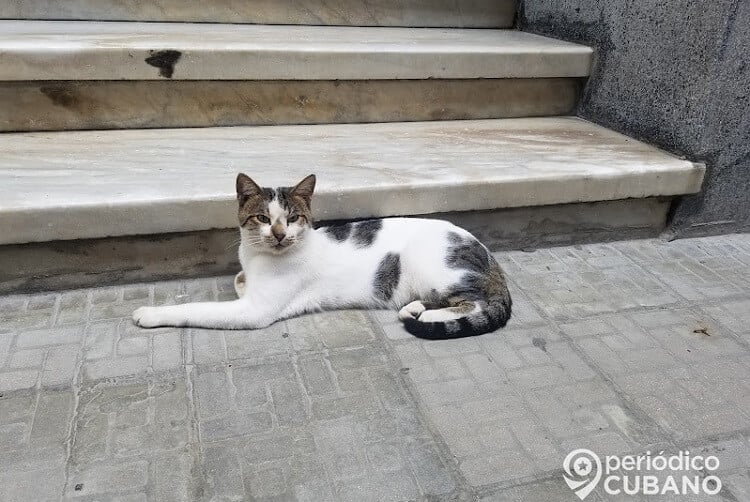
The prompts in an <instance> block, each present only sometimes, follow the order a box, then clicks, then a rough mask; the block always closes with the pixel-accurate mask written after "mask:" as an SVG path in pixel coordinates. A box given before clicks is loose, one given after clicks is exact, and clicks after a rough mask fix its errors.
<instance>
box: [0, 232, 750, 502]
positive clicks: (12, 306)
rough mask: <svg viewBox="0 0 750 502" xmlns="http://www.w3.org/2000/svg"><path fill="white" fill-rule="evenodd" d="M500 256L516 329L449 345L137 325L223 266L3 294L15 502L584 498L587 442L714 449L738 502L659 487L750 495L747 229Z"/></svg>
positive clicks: (5, 463) (213, 288)
mask: <svg viewBox="0 0 750 502" xmlns="http://www.w3.org/2000/svg"><path fill="white" fill-rule="evenodd" d="M497 257H498V259H499V261H500V262H501V264H502V265H503V266H504V268H505V270H506V272H507V273H508V276H509V277H510V281H511V287H512V294H513V298H514V307H515V311H514V317H513V319H512V320H511V322H510V324H509V326H508V327H507V329H505V330H502V331H499V332H497V333H495V334H490V335H485V336H482V337H478V338H473V339H464V340H456V341H446V342H423V341H419V340H416V339H414V338H411V337H410V336H409V335H408V334H406V333H405V332H404V331H403V330H402V328H401V327H400V325H399V324H398V323H397V321H396V313H395V312H381V311H378V312H363V311H346V312H334V313H324V314H319V315H312V316H306V317H302V318H298V319H293V320H290V321H287V322H282V323H279V324H277V325H274V326H272V327H271V328H269V329H266V330H262V331H254V332H219V331H208V330H195V329H185V330H182V329H159V330H150V331H147V330H140V329H137V328H135V327H133V326H132V325H131V323H130V321H129V316H130V313H131V312H132V310H133V309H134V308H135V307H138V306H140V305H144V304H154V305H161V304H168V303H175V302H185V301H196V300H216V299H219V300H220V299H228V298H231V297H232V294H233V292H232V287H231V280H230V278H226V277H222V278H218V279H200V280H190V281H184V282H166V283H155V284H147V285H133V286H126V287H113V288H102V289H89V290H79V291H66V292H63V293H51V294H38V295H33V296H6V297H0V500H2V501H4V502H10V501H16V500H20V501H33V502H38V501H44V500H60V499H66V500H67V499H74V500H90V501H93V500H101V501H103V500H120V501H142V500H152V501H158V502H162V501H169V500H254V499H259V500H265V499H269V500H270V499H273V500H310V501H327V500H342V501H350V500H351V501H363V500H377V501H385V500H415V499H417V500H420V499H421V500H475V499H483V500H497V501H505V500H508V501H510V500H514V501H558V500H559V501H568V500H569V501H574V500H578V499H577V498H576V497H575V496H574V495H573V493H572V492H571V490H570V489H569V488H568V487H567V486H566V485H565V483H564V481H563V479H562V461H563V458H564V457H565V455H566V454H567V453H568V452H570V451H571V450H573V449H575V448H590V449H592V450H593V451H595V452H596V453H598V454H600V455H607V454H615V453H628V452H629V453H634V454H638V453H645V452H646V451H651V452H654V454H656V452H660V451H664V452H666V453H669V452H677V451H678V450H682V449H689V450H690V451H691V452H692V453H694V454H699V452H702V453H703V454H713V455H716V456H717V457H718V458H719V459H720V461H721V467H720V469H719V471H718V474H719V477H720V478H721V480H722V482H723V485H724V488H723V489H722V491H721V492H720V494H719V495H717V496H715V497H708V496H705V495H703V496H692V497H675V496H665V497H663V498H659V497H653V498H649V499H648V500H680V501H681V500H729V501H746V500H750V235H730V236H723V237H714V238H705V239H689V240H681V241H675V242H670V243H667V242H663V241H659V240H646V241H630V242H622V243H614V244H604V245H586V246H573V247H562V248H554V249H548V250H539V251H535V252H529V253H526V252H520V251H519V252H511V253H498V254H497ZM697 474H698V475H700V476H704V475H705V474H706V473H705V472H702V473H697ZM586 500H587V501H588V500H640V499H639V498H638V497H627V496H622V497H621V498H612V497H610V496H609V495H605V494H604V492H603V491H602V489H601V486H600V487H599V488H598V489H597V491H596V492H595V493H594V494H592V495H591V496H590V497H589V498H587V499H586Z"/></svg>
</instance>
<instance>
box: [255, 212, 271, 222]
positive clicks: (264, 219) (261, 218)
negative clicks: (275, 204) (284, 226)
mask: <svg viewBox="0 0 750 502" xmlns="http://www.w3.org/2000/svg"><path fill="white" fill-rule="evenodd" d="M255 219H256V220H258V221H259V222H261V223H271V220H270V219H269V218H268V216H266V215H264V214H259V215H257V216H256V217H255Z"/></svg>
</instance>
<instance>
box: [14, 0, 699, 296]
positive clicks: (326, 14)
mask: <svg viewBox="0 0 750 502" xmlns="http://www.w3.org/2000/svg"><path fill="white" fill-rule="evenodd" d="M209 3H210V4H211V8H210V9H209V8H207V6H206V5H205V4H206V2H200V3H199V2H197V1H185V0H161V1H157V2H139V1H136V0H134V1H131V2H122V1H115V0H77V1H70V2H50V1H43V0H24V1H20V0H18V1H11V2H4V3H3V4H1V5H0V19H2V20H0V131H2V133H1V134H0V152H2V155H1V156H0V291H19V290H32V289H47V288H61V287H70V286H73V285H90V284H101V283H107V282H113V281H133V280H146V279H153V278H165V277H180V276H186V275H196V274H209V273H223V272H227V271H228V270H230V269H232V268H233V267H236V260H235V257H234V252H235V250H234V247H235V246H236V231H235V230H233V227H234V226H235V225H236V221H235V202H234V177H235V175H236V173H237V172H238V171H244V172H247V173H248V174H251V175H252V176H253V177H255V178H256V179H257V180H258V181H259V182H261V183H263V184H267V185H276V184H289V183H291V182H294V181H295V180H296V179H297V178H301V177H302V176H304V175H305V174H308V173H310V172H315V173H316V174H317V175H318V179H319V188H318V192H319V194H318V197H317V199H316V201H315V202H316V204H315V208H314V210H315V213H316V217H317V218H318V219H319V220H341V219H353V218H366V217H373V216H394V215H435V216H439V217H445V218H448V219H452V220H454V221H456V222H457V223H459V224H462V225H464V226H466V227H467V228H469V229H470V230H472V231H474V232H475V233H477V234H479V236H480V237H481V238H483V239H484V240H485V241H486V242H487V243H488V244H489V245H490V246H491V247H498V246H502V245H506V246H507V245H536V244H538V243H540V242H544V243H554V242H562V241H565V240H569V239H570V238H571V236H581V235H587V236H589V237H591V236H600V237H602V238H606V237H607V236H609V238H611V237H612V236H620V235H624V234H626V233H627V234H628V235H634V234H636V235H637V234H639V232H640V233H641V234H644V235H645V234H653V233H655V232H658V231H659V230H661V229H662V228H663V226H664V222H665V221H666V215H667V210H668V207H669V200H670V198H671V197H674V196H678V195H681V194H686V193H692V192H696V191H698V190H699V189H700V185H701V181H702V178H703V171H704V168H703V166H702V165H699V164H695V163H692V162H689V161H686V160H681V159H678V158H675V157H673V156H671V155H669V154H667V153H665V152H662V151H659V150H657V149H655V148H653V147H650V146H648V145H645V144H643V143H640V142H638V141H635V140H633V139H630V138H627V137H625V136H622V135H620V134H617V133H614V132H611V131H608V130H606V129H604V128H602V127H599V126H597V125H594V124H592V123H589V122H586V121H584V120H581V119H578V118H575V117H571V116H570V115H571V114H572V113H573V110H574V107H575V103H576V100H577V98H578V95H579V93H580V90H581V88H582V85H583V83H584V80H585V77H586V76H588V74H589V71H590V67H591V64H592V58H593V51H592V50H591V49H589V48H587V47H583V46H580V45H575V44H571V43H566V42H562V41H558V40H553V39H548V38H544V37H540V36H536V35H531V34H527V33H522V32H518V31H514V30H512V29H510V27H511V25H512V19H513V11H514V5H513V2H511V1H497V0H493V1H489V0H474V1H469V2H456V1H438V0H436V1H429V2H428V1H427V0H400V1H399V0H376V1H367V2H363V1H359V2H358V1H356V0H352V1H342V2H329V1H322V0H318V1H315V0H308V1H306V2H286V1H281V0H279V1H270V0H264V1H261V0H258V1H244V2H240V1H231V0H211V2H209ZM202 4H203V5H202ZM217 23H247V24H217ZM250 23H258V24H250ZM465 28H472V29H465ZM474 28H482V29H474ZM219 126H235V127H219Z"/></svg>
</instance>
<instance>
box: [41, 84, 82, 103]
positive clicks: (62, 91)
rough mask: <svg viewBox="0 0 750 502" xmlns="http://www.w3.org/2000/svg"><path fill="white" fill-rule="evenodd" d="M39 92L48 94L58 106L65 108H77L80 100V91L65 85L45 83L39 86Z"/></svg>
mask: <svg viewBox="0 0 750 502" xmlns="http://www.w3.org/2000/svg"><path fill="white" fill-rule="evenodd" d="M39 92H41V93H42V94H44V95H45V96H47V97H48V98H49V99H50V101H52V103H54V104H55V105H56V106H62V107H63V108H75V107H76V106H77V105H78V103H79V101H80V97H79V96H78V93H77V92H76V91H75V90H74V89H71V88H70V87H67V86H64V85H45V86H42V87H40V88H39Z"/></svg>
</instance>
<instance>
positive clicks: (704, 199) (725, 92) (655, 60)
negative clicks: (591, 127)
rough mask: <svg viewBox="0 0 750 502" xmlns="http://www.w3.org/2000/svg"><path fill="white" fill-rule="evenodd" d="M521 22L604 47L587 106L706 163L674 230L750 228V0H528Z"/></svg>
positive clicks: (596, 117)
mask: <svg viewBox="0 0 750 502" xmlns="http://www.w3.org/2000/svg"><path fill="white" fill-rule="evenodd" d="M518 24H519V27H520V28H521V29H523V30H525V31H530V32H534V33H540V34H543V35H548V36H552V37H555V38H560V39H564V40H569V41H575V42H581V43H584V44H588V45H591V46H594V47H596V48H597V53H598V54H597V61H596V65H595V71H594V74H593V75H592V77H591V79H590V81H589V83H588V85H587V88H586V90H585V92H584V95H583V97H582V99H581V102H580V104H579V109H578V114H579V115H580V116H582V117H584V118H587V119H589V120H592V121H594V122H596V123H599V124H601V125H604V126H606V127H609V128H611V129H615V130H617V131H620V132H623V133H625V134H628V135H630V136H633V137H636V138H639V139H642V140H644V141H647V142H649V143H652V144H655V145H658V146H660V147H662V148H664V149H666V150H668V151H671V152H673V153H676V154H678V155H684V156H687V157H689V158H690V159H691V160H699V161H703V162H706V164H707V169H708V170H707V173H706V180H705V182H704V185H703V191H702V193H700V194H698V195H694V196H687V197H684V198H682V199H681V200H680V201H679V202H678V203H676V204H675V206H674V207H673V215H672V216H673V218H672V229H673V230H674V231H675V233H676V234H677V235H696V234H709V233H720V232H727V231H735V230H747V229H750V0H710V1H708V0H697V1H696V0H648V1H644V0H520V4H519V18H518Z"/></svg>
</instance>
